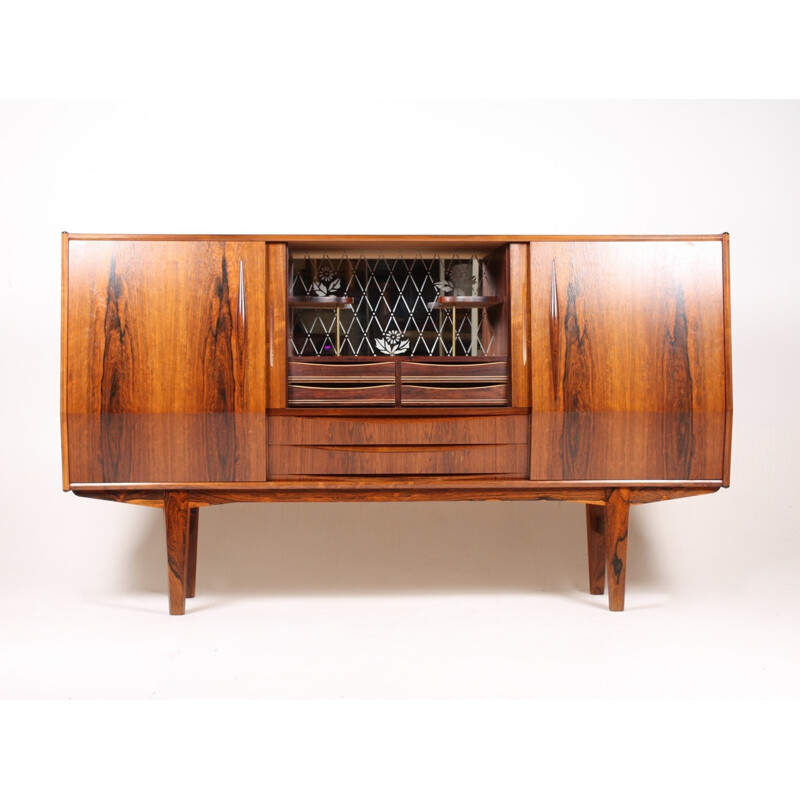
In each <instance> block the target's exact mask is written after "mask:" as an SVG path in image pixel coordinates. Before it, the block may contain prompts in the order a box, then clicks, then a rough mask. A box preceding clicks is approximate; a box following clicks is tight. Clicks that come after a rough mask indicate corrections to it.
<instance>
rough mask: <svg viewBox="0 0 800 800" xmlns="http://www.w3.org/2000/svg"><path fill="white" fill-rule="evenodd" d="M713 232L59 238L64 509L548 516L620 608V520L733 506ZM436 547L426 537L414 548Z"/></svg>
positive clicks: (725, 341)
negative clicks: (310, 509)
mask: <svg viewBox="0 0 800 800" xmlns="http://www.w3.org/2000/svg"><path fill="white" fill-rule="evenodd" d="M728 253H729V244H728V234H727V233H723V234H715V235H702V236H338V235H337V236H316V235H315V236H298V235H292V236H273V235H269V236H255V235H254V236H197V235H175V236H172V235H169V236H167V235H130V234H124V235H106V234H68V233H64V234H63V235H62V340H61V352H62V360H61V434H62V467H63V488H64V490H65V491H70V490H71V491H72V492H74V493H75V494H76V495H80V496H82V497H94V498H101V499H106V500H116V501H122V502H129V503H139V504H144V505H151V506H158V507H161V508H163V509H164V516H165V520H166V540H167V562H168V571H167V575H168V582H169V610H170V613H171V614H183V613H184V610H185V603H186V598H187V597H194V594H195V573H196V564H197V532H198V515H199V509H200V508H202V507H203V506H208V505H212V504H219V503H230V502H237V501H243V502H261V501H300V502H302V501H324V502H331V501H406V500H454V501H455V500H543V499H546V500H567V501H572V502H578V503H583V504H585V505H586V525H587V543H588V562H589V591H590V592H591V593H592V594H603V592H604V591H605V590H606V588H607V590H608V604H609V608H610V609H611V610H613V611H621V610H622V609H623V607H624V592H625V572H626V551H627V536H628V515H629V509H630V506H631V505H633V504H637V503H649V502H653V501H657V500H667V499H670V498H675V497H686V496H689V495H698V494H705V493H710V492H715V491H716V490H717V489H719V488H720V487H727V486H728V485H729V483H730V459H731V425H732V413H733V403H732V384H731V339H730V299H729V257H728ZM435 535H436V533H435V531H431V536H435Z"/></svg>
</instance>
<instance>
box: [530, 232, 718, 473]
mask: <svg viewBox="0 0 800 800" xmlns="http://www.w3.org/2000/svg"><path fill="white" fill-rule="evenodd" d="M531 260H532V264H531V292H532V298H535V300H534V301H533V303H532V315H533V322H532V331H533V333H532V336H533V338H534V340H535V347H536V348H537V349H536V350H535V352H536V353H537V365H538V364H539V363H541V368H540V369H535V370H534V375H533V380H532V393H533V414H532V423H531V424H532V435H531V462H532V467H531V478H532V479H539V480H720V479H721V478H722V454H723V449H724V435H725V365H724V319H723V281H722V269H721V263H720V245H719V242H718V241H716V242H715V241H703V242H571V243H570V242H543V243H535V244H533V245H532V251H531Z"/></svg>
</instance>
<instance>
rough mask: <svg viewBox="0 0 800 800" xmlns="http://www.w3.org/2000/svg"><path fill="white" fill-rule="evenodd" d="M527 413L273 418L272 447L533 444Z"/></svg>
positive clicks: (270, 422) (282, 416)
mask: <svg viewBox="0 0 800 800" xmlns="http://www.w3.org/2000/svg"><path fill="white" fill-rule="evenodd" d="M528 427H529V417H528V415H527V414H487V415H485V416H484V415H480V416H472V417H428V416H425V417H394V416H392V417H383V418H375V417H367V416H354V417H329V416H323V415H320V416H302V417H300V416H291V415H283V414H281V415H280V416H278V415H276V416H271V417H270V418H269V442H270V447H272V446H273V445H282V444H286V445H301V444H302V445H309V444H310V445H350V444H352V445H382V444H388V445H418V444H422V445H443V444H455V445H465V444H524V445H527V444H528Z"/></svg>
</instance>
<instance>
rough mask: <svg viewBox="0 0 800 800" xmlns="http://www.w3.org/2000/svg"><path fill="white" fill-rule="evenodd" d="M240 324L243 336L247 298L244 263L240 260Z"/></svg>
mask: <svg viewBox="0 0 800 800" xmlns="http://www.w3.org/2000/svg"><path fill="white" fill-rule="evenodd" d="M239 322H240V324H241V326H242V336H244V334H245V330H246V325H247V298H246V296H245V291H244V261H243V260H242V259H239Z"/></svg>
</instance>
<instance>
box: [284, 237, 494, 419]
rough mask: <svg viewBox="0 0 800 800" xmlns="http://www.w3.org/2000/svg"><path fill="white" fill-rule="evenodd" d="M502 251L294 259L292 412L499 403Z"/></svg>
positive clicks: (304, 255)
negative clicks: (297, 408) (323, 408)
mask: <svg viewBox="0 0 800 800" xmlns="http://www.w3.org/2000/svg"><path fill="white" fill-rule="evenodd" d="M507 272H508V259H507V249H506V248H500V249H499V250H496V251H493V252H491V253H488V254H487V253H470V254H463V253H462V254H459V253H445V254H438V253H421V252H400V253H394V254H391V255H389V254H384V253H360V254H354V253H296V252H293V253H292V254H291V258H290V275H289V311H290V330H291V337H290V340H289V348H290V350H289V369H288V381H289V386H288V402H289V405H291V406H336V405H341V406H401V407H404V406H409V407H410V406H459V405H464V406H486V405H491V406H498V405H507V403H508V397H509V391H508V389H509V387H508V303H507V280H508V278H507Z"/></svg>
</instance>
